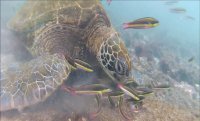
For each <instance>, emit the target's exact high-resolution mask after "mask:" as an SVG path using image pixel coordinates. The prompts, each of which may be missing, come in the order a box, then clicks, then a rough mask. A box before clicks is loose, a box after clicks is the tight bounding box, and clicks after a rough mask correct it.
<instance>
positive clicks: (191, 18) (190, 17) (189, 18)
mask: <svg viewBox="0 0 200 121" xmlns="http://www.w3.org/2000/svg"><path fill="white" fill-rule="evenodd" d="M185 18H186V19H188V20H195V18H194V17H192V16H185Z"/></svg>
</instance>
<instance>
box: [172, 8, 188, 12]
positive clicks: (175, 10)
mask: <svg viewBox="0 0 200 121" xmlns="http://www.w3.org/2000/svg"><path fill="white" fill-rule="evenodd" d="M170 12H172V13H185V12H186V9H185V8H171V9H170Z"/></svg>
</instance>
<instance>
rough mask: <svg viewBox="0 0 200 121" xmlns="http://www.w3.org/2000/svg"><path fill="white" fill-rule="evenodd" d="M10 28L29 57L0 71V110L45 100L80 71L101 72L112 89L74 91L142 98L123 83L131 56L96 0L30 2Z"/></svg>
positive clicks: (95, 87)
mask: <svg viewBox="0 0 200 121" xmlns="http://www.w3.org/2000/svg"><path fill="white" fill-rule="evenodd" d="M9 28H10V29H11V30H12V31H14V32H15V33H16V34H17V35H19V36H21V38H22V42H23V44H24V45H25V46H26V48H27V49H28V50H29V52H30V53H31V55H32V58H31V59H30V60H29V61H27V62H25V63H22V64H21V65H20V66H19V67H17V68H16V69H14V70H13V69H7V70H4V71H3V72H2V73H1V90H0V91H1V92H0V103H1V108H0V109H1V111H6V110H10V109H21V108H23V107H27V106H30V105H33V104H36V103H38V102H41V101H44V100H45V99H46V98H47V97H49V96H50V95H51V94H52V93H53V92H54V91H55V90H56V89H57V88H58V87H60V86H61V85H62V84H63V82H64V80H65V81H68V77H69V76H70V73H71V72H72V71H73V70H79V69H83V70H85V71H88V72H91V71H94V72H95V73H97V75H99V76H102V75H101V73H103V72H105V74H106V75H104V74H103V76H105V77H106V76H107V77H106V78H108V80H110V82H111V83H112V88H110V89H109V88H108V87H109V86H102V85H101V84H93V85H86V86H84V87H83V86H81V87H80V88H78V91H77V92H79V93H84V92H86V93H90V92H92V93H96V94H99V93H104V92H106V93H107V95H108V96H111V97H112V96H116V95H117V96H121V95H123V94H124V93H125V94H127V95H129V96H131V97H132V98H133V99H134V100H140V98H139V97H137V96H136V94H135V93H134V91H133V90H132V89H131V88H129V87H128V86H126V85H129V84H130V83H129V82H130V79H129V72H130V71H131V60H130V57H129V55H128V52H127V49H126V47H125V44H124V42H123V40H122V39H121V38H120V35H119V34H118V32H117V31H116V30H115V29H114V28H113V27H112V25H111V23H110V21H109V19H108V17H107V15H106V13H105V11H104V9H103V7H102V5H101V3H100V2H99V0H87V1H85V0H77V1H76V0H42V1H31V0H30V1H27V2H26V3H25V5H24V6H22V7H21V9H20V10H19V12H18V13H17V15H16V16H15V17H14V18H13V19H12V20H11V21H10V22H9ZM86 62H87V63H89V64H87V63H86ZM94 81H95V80H94ZM113 85H115V86H113ZM67 89H68V90H69V91H70V90H71V88H67ZM81 90H84V91H81ZM85 90H89V91H85ZM105 90H106V91H105ZM115 90H118V91H117V93H115ZM112 91H113V92H112ZM122 92H123V93H122ZM109 94H110V95H109ZM111 102H112V101H111Z"/></svg>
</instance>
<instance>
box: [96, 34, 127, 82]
mask: <svg viewBox="0 0 200 121" xmlns="http://www.w3.org/2000/svg"><path fill="white" fill-rule="evenodd" d="M97 59H98V61H99V62H100V64H101V66H102V67H103V69H104V71H105V72H106V73H107V74H108V76H109V77H111V78H112V80H113V81H117V82H121V81H125V80H126V79H127V78H128V76H129V72H130V70H131V62H130V58H129V55H128V52H127V49H126V47H125V44H124V43H123V41H122V39H121V38H120V37H119V34H118V33H116V32H115V33H113V34H111V35H110V36H109V37H108V38H107V40H105V41H103V42H102V43H101V46H100V48H99V51H98V54H97Z"/></svg>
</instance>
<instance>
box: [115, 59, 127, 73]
mask: <svg viewBox="0 0 200 121" xmlns="http://www.w3.org/2000/svg"><path fill="white" fill-rule="evenodd" d="M125 70H126V69H125V64H124V63H122V62H121V61H116V63H115V71H116V72H117V73H118V74H120V75H125Z"/></svg>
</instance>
